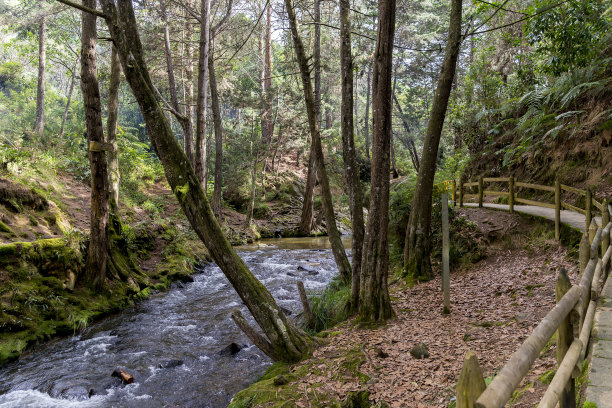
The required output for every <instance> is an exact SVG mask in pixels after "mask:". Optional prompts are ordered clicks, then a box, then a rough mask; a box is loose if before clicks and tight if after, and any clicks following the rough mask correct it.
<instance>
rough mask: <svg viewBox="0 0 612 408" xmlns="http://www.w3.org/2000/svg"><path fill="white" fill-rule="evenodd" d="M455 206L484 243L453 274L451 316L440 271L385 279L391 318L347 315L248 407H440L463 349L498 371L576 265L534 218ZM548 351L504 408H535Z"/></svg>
mask: <svg viewBox="0 0 612 408" xmlns="http://www.w3.org/2000/svg"><path fill="white" fill-rule="evenodd" d="M462 212H463V214H465V215H466V216H467V217H468V219H471V220H472V221H474V222H475V223H476V224H477V225H478V226H479V229H480V230H481V231H482V233H483V236H482V237H481V238H482V239H484V240H486V241H489V240H491V241H492V242H490V246H489V248H488V249H487V252H488V254H487V258H486V259H485V260H483V261H481V262H479V263H477V264H475V265H469V266H465V267H462V268H458V269H459V270H455V271H453V272H452V274H451V314H450V315H442V314H441V311H442V293H441V280H440V278H439V277H437V278H436V279H434V280H432V281H430V282H427V283H422V284H417V285H415V286H414V287H412V288H410V287H408V286H407V285H406V284H405V283H403V282H401V283H398V284H396V285H393V287H392V299H393V307H394V310H395V313H396V315H397V317H396V318H395V319H393V320H391V321H390V322H389V323H388V324H387V325H386V326H385V327H382V328H379V329H373V330H371V329H367V330H366V329H357V328H355V327H353V325H352V322H350V321H349V322H345V323H343V324H342V325H340V326H339V327H336V328H334V329H333V331H332V332H330V334H329V343H328V344H326V345H325V346H323V347H320V348H319V349H318V350H316V352H315V353H314V355H313V357H312V358H311V359H309V360H307V361H304V362H302V363H300V364H299V365H298V366H295V367H293V368H292V369H291V372H293V373H297V374H298V375H295V376H293V375H291V372H290V373H289V374H288V376H289V379H290V380H294V381H291V382H290V383H289V384H287V385H283V386H278V387H277V388H276V390H275V394H274V395H270V396H269V397H268V399H269V402H265V403H261V402H260V403H257V404H254V406H280V405H278V404H279V403H281V402H282V405H284V404H285V403H288V405H284V406H293V405H295V406H298V407H313V406H335V405H336V404H337V403H339V402H340V401H342V400H343V399H344V398H345V397H346V395H347V393H348V392H350V391H360V390H364V389H367V390H369V392H370V400H371V401H372V402H382V401H384V402H386V403H387V404H388V405H389V406H391V407H394V408H395V407H398V408H399V407H409V408H421V407H448V406H449V405H450V406H452V405H451V401H452V400H451V399H452V398H453V397H454V395H455V391H454V386H455V384H456V381H457V378H458V375H459V373H460V371H461V366H462V362H463V358H464V356H465V354H466V352H467V351H468V350H473V351H475V352H476V354H477V356H478V359H479V362H480V365H481V367H482V368H483V370H484V373H485V377H491V376H492V375H493V374H495V372H496V371H497V370H499V369H501V367H503V365H504V364H505V362H506V361H507V360H508V358H509V357H510V355H511V354H512V353H513V352H514V351H515V350H516V349H517V348H518V347H519V345H520V344H521V343H522V342H523V341H524V340H525V339H526V338H527V336H528V335H529V333H530V332H531V331H532V330H533V328H534V327H535V326H536V325H537V324H538V323H539V321H540V320H541V319H542V318H543V317H544V315H545V314H546V313H547V312H548V311H549V310H550V309H551V308H552V307H553V305H554V296H555V295H554V286H555V281H556V278H557V274H558V272H559V270H560V269H561V268H562V267H565V268H566V269H567V270H568V273H569V275H570V278H571V279H572V281H575V280H576V278H577V267H576V265H575V262H574V261H573V260H572V258H570V257H568V254H567V250H566V249H565V248H563V247H562V246H561V245H559V244H558V243H556V242H555V241H554V240H552V239H550V238H549V237H550V235H549V234H540V233H539V232H538V231H537V230H536V232H535V233H534V232H533V228H532V227H534V226H533V225H532V223H533V221H530V220H527V219H523V218H520V217H519V216H513V215H510V214H505V213H500V212H495V211H490V210H462ZM537 224H538V226H539V228H540V229H542V227H543V226H542V224H541V223H537ZM545 226H546V225H545ZM530 231H531V232H530ZM417 343H425V344H426V345H427V347H428V349H429V354H430V356H429V357H428V358H423V359H416V358H414V357H412V355H411V354H410V350H411V349H412V348H413V346H415V344H417ZM554 348H555V346H554V341H551V342H549V346H547V347H546V349H545V350H544V352H543V353H542V355H541V356H540V358H539V359H538V360H537V361H536V363H535V364H534V367H533V369H532V370H531V372H530V373H529V375H528V376H527V378H526V379H525V380H524V381H523V383H522V384H521V388H520V389H519V391H518V392H517V393H516V395H515V397H514V400H513V402H512V406H515V407H531V406H534V405H535V404H536V403H537V400H539V398H540V397H541V396H542V395H543V392H544V390H545V386H544V385H543V384H542V381H546V380H545V378H546V377H547V374H549V370H551V369H554V366H555V354H554ZM548 380H550V378H549V379H548ZM285 390H291V392H288V391H287V392H286V391H285Z"/></svg>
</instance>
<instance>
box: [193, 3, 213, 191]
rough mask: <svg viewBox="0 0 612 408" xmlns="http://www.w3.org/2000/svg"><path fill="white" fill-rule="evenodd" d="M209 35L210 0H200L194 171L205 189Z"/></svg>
mask: <svg viewBox="0 0 612 408" xmlns="http://www.w3.org/2000/svg"><path fill="white" fill-rule="evenodd" d="M209 37H210V0H202V1H201V12H200V56H199V59H198V101H197V105H196V151H195V171H196V174H197V175H198V180H200V183H201V184H202V188H204V191H206V105H207V100H208V89H207V88H208V84H207V82H208V47H209V39H210V38H209Z"/></svg>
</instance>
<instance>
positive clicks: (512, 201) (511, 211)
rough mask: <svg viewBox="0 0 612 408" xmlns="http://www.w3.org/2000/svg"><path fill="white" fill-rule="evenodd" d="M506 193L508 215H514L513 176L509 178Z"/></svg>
mask: <svg viewBox="0 0 612 408" xmlns="http://www.w3.org/2000/svg"><path fill="white" fill-rule="evenodd" d="M508 191H509V193H510V195H509V196H508V202H509V204H510V214H514V176H510V181H509V187H508Z"/></svg>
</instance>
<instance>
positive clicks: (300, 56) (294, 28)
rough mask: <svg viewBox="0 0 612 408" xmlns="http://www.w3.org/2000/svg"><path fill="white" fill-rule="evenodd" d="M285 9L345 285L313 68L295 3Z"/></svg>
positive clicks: (347, 271) (347, 273)
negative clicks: (318, 116) (317, 113)
mask: <svg viewBox="0 0 612 408" xmlns="http://www.w3.org/2000/svg"><path fill="white" fill-rule="evenodd" d="M285 6H286V8H287V14H288V16H289V25H290V26H291V36H292V37H293V46H294V48H295V55H296V58H297V61H298V65H299V66H300V73H301V76H302V87H303V88H304V100H305V103H306V111H307V113H308V125H309V127H310V135H311V137H312V140H313V143H314V147H315V150H314V151H315V152H316V156H317V158H318V159H319V160H317V164H318V166H317V167H318V172H319V176H320V180H321V195H322V198H323V210H324V212H325V222H326V224H327V235H328V236H329V242H330V244H331V247H332V252H333V254H334V259H335V260H336V264H337V265H338V272H339V274H340V276H341V277H342V279H343V280H344V281H345V282H350V281H351V279H352V277H351V265H350V263H349V261H348V258H347V256H346V252H345V250H344V246H343V245H342V240H341V239H340V232H339V231H338V227H337V226H336V219H335V215H334V207H333V202H332V196H331V191H330V188H329V180H328V178H327V171H326V170H325V162H324V160H323V147H322V146H321V137H320V134H319V123H318V121H317V117H316V113H315V101H314V95H313V91H312V82H311V79H310V69H309V67H308V60H307V58H306V54H305V52H304V45H303V43H302V39H301V38H300V34H299V31H298V23H297V17H296V15H295V9H294V7H293V1H292V0H285Z"/></svg>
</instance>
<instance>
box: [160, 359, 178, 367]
mask: <svg viewBox="0 0 612 408" xmlns="http://www.w3.org/2000/svg"><path fill="white" fill-rule="evenodd" d="M182 365H183V360H166V361H162V362H161V363H159V364H158V365H157V367H158V368H174V367H178V366H182Z"/></svg>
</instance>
